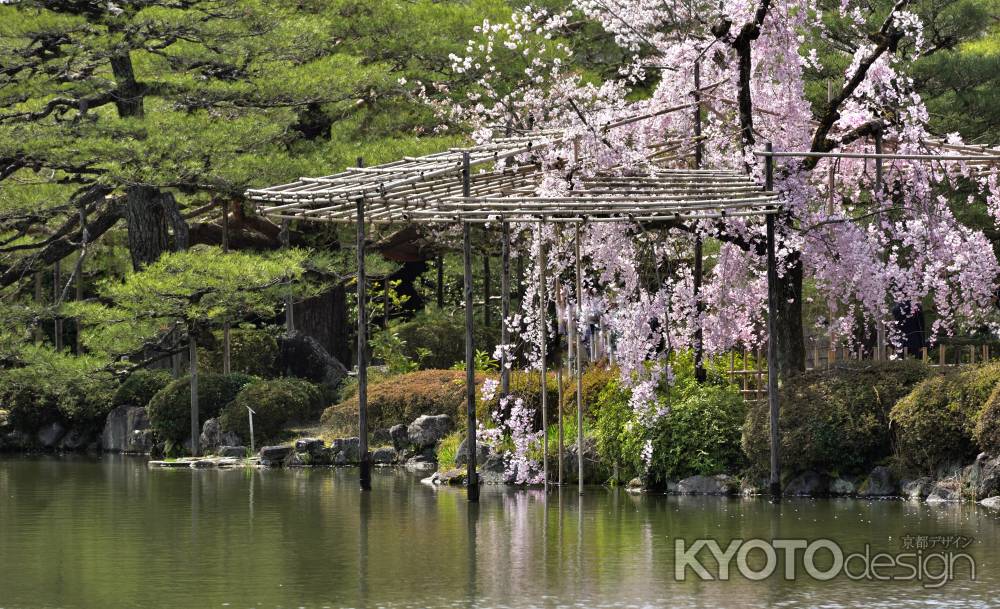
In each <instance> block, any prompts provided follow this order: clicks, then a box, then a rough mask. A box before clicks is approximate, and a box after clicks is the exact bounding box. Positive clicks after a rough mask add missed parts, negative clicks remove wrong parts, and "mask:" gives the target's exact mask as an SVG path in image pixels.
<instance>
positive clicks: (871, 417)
mask: <svg viewBox="0 0 1000 609" xmlns="http://www.w3.org/2000/svg"><path fill="white" fill-rule="evenodd" d="M928 373H929V370H928V368H927V367H926V366H925V365H924V364H922V363H919V362H915V361H909V360H908V361H900V362H885V363H877V362H856V363H855V362H851V363H842V364H838V365H837V366H835V367H834V368H832V369H831V370H817V371H812V372H806V373H804V374H801V375H798V376H795V377H793V378H792V379H790V380H789V381H788V382H787V383H786V384H785V385H784V386H783V387H782V388H781V398H780V399H781V417H780V419H779V425H778V426H779V429H780V430H781V460H782V467H783V470H785V471H787V472H790V473H797V472H802V471H806V470H813V471H818V472H832V473H839V474H853V473H860V472H865V471H869V470H870V469H871V467H872V466H873V465H874V464H876V463H878V462H880V461H882V460H883V459H886V458H887V457H889V456H890V455H891V453H892V436H891V432H890V425H889V411H890V409H891V408H892V407H893V405H894V404H895V403H896V401H897V400H899V399H900V398H902V397H903V396H905V395H906V394H907V393H908V392H909V391H910V390H911V389H912V388H913V387H914V386H915V385H916V384H917V383H919V382H920V381H921V380H922V379H924V378H925V377H926V376H927V374H928ZM768 412H769V411H768V405H767V402H766V401H760V402H757V403H755V404H754V405H753V406H752V407H751V409H750V411H749V413H748V415H747V418H746V424H745V427H744V430H743V448H744V451H745V452H746V454H747V456H748V457H749V459H750V463H751V465H752V466H753V467H754V468H755V469H756V470H757V471H759V472H761V471H767V468H768V460H769V455H770V440H769V430H770V424H769V415H768Z"/></svg>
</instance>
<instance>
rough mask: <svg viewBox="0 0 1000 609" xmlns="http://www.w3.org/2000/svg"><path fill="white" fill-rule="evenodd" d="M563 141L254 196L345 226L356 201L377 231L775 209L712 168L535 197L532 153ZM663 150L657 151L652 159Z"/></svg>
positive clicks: (277, 211) (423, 161) (265, 211)
mask: <svg viewBox="0 0 1000 609" xmlns="http://www.w3.org/2000/svg"><path fill="white" fill-rule="evenodd" d="M561 141H562V135H561V134H560V133H559V132H555V131H548V132H537V133H534V134H532V135H531V136H524V137H515V138H502V139H498V140H495V141H494V142H492V143H490V144H486V145H481V146H473V147H470V148H452V149H451V150H448V151H446V152H440V153H435V154H429V155H426V156H420V157H404V158H403V159H402V160H399V161H395V162H392V163H386V164H384V165H377V166H374V167H352V168H348V169H346V170H345V171H343V172H341V173H338V174H334V175H330V176H324V177H318V178H299V179H298V180H296V181H294V182H291V183H289V184H283V185H279V186H273V187H270V188H263V189H256V190H250V191H248V193H247V194H248V197H249V198H250V199H251V200H253V201H256V202H257V203H258V208H257V209H258V212H259V213H261V214H262V215H265V216H268V217H271V218H276V219H281V220H310V221H317V222H339V223H353V222H355V221H356V218H357V216H356V209H357V204H358V201H359V199H360V200H363V202H364V208H365V213H364V219H365V222H371V223H376V224H394V223H414V222H416V223H436V224H440V223H453V222H459V221H466V222H476V223H487V222H492V221H505V222H537V221H553V222H581V221H598V222H608V221H611V222H622V221H630V220H631V221H653V220H697V219H701V218H720V217H740V216H754V215H761V214H767V213H775V212H776V211H777V210H778V202H777V196H776V195H775V194H773V193H768V192H763V191H762V187H761V186H760V185H758V184H757V183H755V182H754V181H753V180H752V179H750V177H748V176H747V175H745V174H742V173H739V172H736V171H728V170H715V169H665V168H659V167H655V166H654V167H652V168H651V169H650V170H648V171H647V172H645V173H643V174H641V175H619V174H615V173H612V172H608V173H604V174H599V175H596V176H592V177H589V178H585V179H583V180H582V184H581V186H582V187H578V188H576V189H574V190H569V191H567V192H566V193H565V194H563V195H561V196H537V194H536V192H537V189H538V186H539V184H540V182H541V178H542V171H541V165H540V164H539V163H538V161H537V159H536V158H534V157H533V155H532V153H533V152H534V151H537V150H539V149H542V148H544V147H546V146H550V145H552V144H555V143H559V142H561ZM670 146H671V144H669V143H668V144H667V145H666V146H665V147H667V148H669V147H670ZM663 148H664V147H659V148H657V149H656V150H654V151H653V152H652V156H653V158H655V157H657V156H659V155H662V150H663ZM466 155H468V159H469V166H470V168H471V167H477V166H479V167H483V166H491V165H492V167H486V168H484V169H483V170H482V171H480V172H478V173H472V172H471V171H470V176H469V183H468V194H467V195H466V196H463V194H464V184H463V178H462V176H463V159H464V157H465V156H466ZM501 162H503V163H501ZM497 167H499V168H497Z"/></svg>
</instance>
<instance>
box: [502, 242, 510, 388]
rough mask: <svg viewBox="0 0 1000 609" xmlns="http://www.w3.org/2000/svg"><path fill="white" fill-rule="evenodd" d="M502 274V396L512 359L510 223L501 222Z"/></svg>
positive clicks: (508, 377)
mask: <svg viewBox="0 0 1000 609" xmlns="http://www.w3.org/2000/svg"><path fill="white" fill-rule="evenodd" d="M500 230H501V233H502V243H501V248H502V249H501V253H500V262H501V267H502V268H501V275H500V344H502V345H503V349H502V350H501V352H500V396H501V397H503V396H506V395H507V394H509V393H510V361H509V359H510V358H509V357H508V355H507V344H508V343H509V342H510V330H509V329H508V328H507V318H508V317H510V223H509V222H501V223H500Z"/></svg>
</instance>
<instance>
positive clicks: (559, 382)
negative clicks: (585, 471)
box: [556, 362, 563, 486]
mask: <svg viewBox="0 0 1000 609" xmlns="http://www.w3.org/2000/svg"><path fill="white" fill-rule="evenodd" d="M556 403H557V406H556V409H557V412H558V425H559V486H562V485H563V375H562V363H561V362H560V364H559V365H558V366H556Z"/></svg>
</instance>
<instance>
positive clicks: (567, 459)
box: [549, 438, 610, 484]
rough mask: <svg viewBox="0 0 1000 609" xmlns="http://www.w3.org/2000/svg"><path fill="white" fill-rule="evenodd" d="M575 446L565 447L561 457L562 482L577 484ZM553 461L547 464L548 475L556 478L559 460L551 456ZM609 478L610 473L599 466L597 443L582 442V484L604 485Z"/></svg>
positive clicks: (599, 458)
mask: <svg viewBox="0 0 1000 609" xmlns="http://www.w3.org/2000/svg"><path fill="white" fill-rule="evenodd" d="M578 452H579V451H578V450H577V447H576V444H570V445H569V446H567V447H566V454H565V455H563V475H564V482H566V483H574V484H575V483H577V482H579V477H580V476H579V471H580V469H579V466H578V465H577V463H578V461H577V453H578ZM553 459H554V460H553V461H552V462H550V464H549V474H550V475H551V476H553V479H554V477H555V476H558V471H559V459H558V455H553ZM609 477H610V473H609V472H608V471H606V470H605V468H604V467H603V466H602V465H601V457H600V455H599V454H598V452H597V441H596V440H594V438H585V439H584V440H583V483H584V484H604V483H605V482H607V480H608V478H609Z"/></svg>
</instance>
